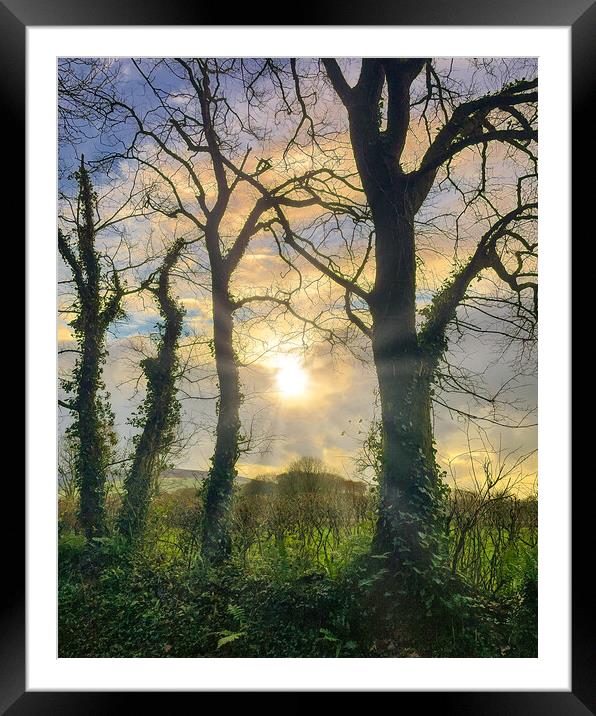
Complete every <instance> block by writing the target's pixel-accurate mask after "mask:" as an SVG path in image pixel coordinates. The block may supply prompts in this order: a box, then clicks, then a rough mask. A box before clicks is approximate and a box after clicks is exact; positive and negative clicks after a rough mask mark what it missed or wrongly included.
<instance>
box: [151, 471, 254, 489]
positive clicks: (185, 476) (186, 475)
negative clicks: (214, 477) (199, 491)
mask: <svg viewBox="0 0 596 716" xmlns="http://www.w3.org/2000/svg"><path fill="white" fill-rule="evenodd" d="M207 475H208V472H207V470H185V469H184V468H181V467H174V468H172V469H170V470H164V471H163V472H162V473H161V475H160V476H159V477H160V479H161V480H168V481H170V480H183V481H184V482H203V480H205V479H206V478H207ZM236 482H237V483H238V484H239V485H246V483H247V482H251V478H250V477H244V476H243V475H238V477H237V478H236Z"/></svg>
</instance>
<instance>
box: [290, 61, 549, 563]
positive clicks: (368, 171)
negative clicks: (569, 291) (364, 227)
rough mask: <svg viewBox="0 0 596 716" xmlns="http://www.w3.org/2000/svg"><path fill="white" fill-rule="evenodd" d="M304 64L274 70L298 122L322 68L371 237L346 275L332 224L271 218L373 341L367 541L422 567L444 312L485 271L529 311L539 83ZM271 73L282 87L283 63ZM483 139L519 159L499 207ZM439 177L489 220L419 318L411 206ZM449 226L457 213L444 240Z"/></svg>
mask: <svg viewBox="0 0 596 716" xmlns="http://www.w3.org/2000/svg"><path fill="white" fill-rule="evenodd" d="M305 65H306V66H305V69H304V71H303V72H298V70H297V66H298V65H297V64H296V61H291V62H290V63H288V64H287V66H286V68H285V73H286V77H289V78H290V79H289V80H288V83H290V84H294V85H295V86H296V88H297V89H296V91H295V92H296V94H295V99H294V102H293V104H292V107H293V109H294V111H295V112H296V113H298V115H299V116H301V117H303V118H304V121H305V123H306V124H307V125H308V117H310V116H311V114H310V112H311V111H313V112H314V111H315V108H316V99H313V100H312V101H311V104H310V107H307V105H306V102H305V100H304V98H305V97H308V96H312V95H313V93H309V92H308V91H307V90H306V89H304V85H305V84H306V83H307V82H308V81H312V76H313V74H314V75H318V74H319V75H320V72H322V73H324V75H325V76H326V78H327V79H328V81H329V83H330V84H331V86H332V88H333V91H334V93H335V97H336V99H337V100H339V102H340V103H341V107H342V109H343V111H344V112H345V113H346V114H347V119H348V133H349V141H350V146H351V149H352V152H353V157H354V162H355V164H356V167H357V170H358V175H359V177H360V181H361V184H362V189H363V191H364V194H365V196H366V201H367V204H368V206H369V208H370V216H371V220H372V225H373V229H374V245H373V246H372V249H371V247H370V244H369V247H368V248H366V250H364V249H363V250H362V251H361V253H360V256H361V257H362V258H363V263H362V265H361V267H359V268H358V270H357V271H355V272H353V273H352V275H346V273H345V272H342V271H339V270H338V268H337V260H334V259H332V254H331V253H330V251H331V249H330V248H326V247H333V249H332V250H333V251H336V246H337V236H338V231H337V229H335V228H333V230H331V231H326V230H324V229H319V239H318V242H317V244H316V246H315V244H314V242H313V240H312V239H309V238H308V237H306V236H303V235H301V234H300V233H299V232H296V231H295V230H293V229H292V227H291V226H290V225H289V223H288V221H287V219H286V217H285V215H284V212H283V209H282V208H279V209H278V211H277V214H278V222H279V225H280V226H281V229H282V232H283V235H284V240H285V242H286V244H287V245H288V246H290V247H291V248H292V249H293V250H294V251H295V252H296V254H297V255H298V256H299V257H301V258H302V259H304V260H306V261H308V262H309V263H310V264H311V265H312V266H314V267H315V268H317V269H318V270H319V271H321V273H322V274H323V275H325V276H326V277H327V278H328V279H330V280H332V281H334V282H335V283H336V284H337V285H338V286H340V287H341V288H342V289H343V290H344V291H345V309H346V312H347V315H348V316H349V318H350V320H351V321H352V322H353V324H354V325H355V326H356V327H358V329H359V330H360V331H361V332H362V333H363V334H364V335H365V336H366V337H367V338H369V339H370V341H371V345H372V353H373V357H374V363H375V366H376V372H377V377H378V383H379V396H380V405H381V425H382V460H381V466H382V467H381V476H380V508H379V519H378V525H377V530H376V536H375V540H374V546H375V549H376V550H377V551H379V552H387V553H389V554H390V555H391V557H392V559H394V560H395V561H396V562H403V561H404V560H405V561H408V560H413V561H414V562H416V563H418V564H421V563H426V562H427V561H428V559H429V558H430V556H431V555H432V554H433V551H434V541H433V539H432V533H433V530H434V527H435V526H436V523H437V519H438V516H439V515H440V512H441V503H442V500H441V492H442V490H441V483H440V479H439V475H438V470H437V466H436V461H435V449H434V434H433V427H432V413H431V405H432V399H433V384H434V383H435V381H436V379H437V376H438V374H439V367H440V365H441V362H442V361H443V360H444V358H445V354H446V349H447V347H448V338H449V333H448V331H449V329H450V327H451V326H452V325H453V324H454V322H456V323H457V324H458V327H459V328H460V329H462V328H464V327H465V323H464V322H463V321H459V323H458V309H460V307H462V306H463V305H464V304H465V303H466V302H468V303H472V302H474V301H475V300H476V304H475V305H476V307H477V308H479V309H481V307H482V297H480V298H478V297H475V296H474V293H473V290H472V288H471V286H472V283H473V282H475V281H476V280H477V279H479V278H482V277H483V276H486V275H487V273H491V274H492V276H493V277H494V279H495V280H498V281H500V282H502V285H505V286H506V287H508V289H509V290H510V294H509V295H510V296H511V295H512V296H513V298H509V299H508V300H509V302H510V304H511V305H513V306H514V307H515V310H517V312H518V313H517V316H518V318H519V320H520V321H521V320H525V319H526V318H529V319H530V321H531V320H532V319H534V318H535V315H536V312H537V302H536V296H537V286H536V281H535V268H534V262H535V251H536V246H537V244H536V240H535V237H534V236H533V234H532V228H531V227H532V223H533V221H534V219H535V218H536V201H535V198H534V192H535V186H536V182H535V177H536V159H535V152H534V147H535V143H536V141H537V130H536V116H537V115H536V111H535V106H536V103H537V98H538V94H537V80H536V79H526V78H525V77H522V78H520V77H516V76H515V73H513V75H514V76H513V78H512V79H511V80H510V81H506V82H504V83H503V84H502V85H501V86H499V87H497V88H496V89H495V91H493V92H490V91H488V90H489V87H488V86H487V84H486V83H485V86H484V92H480V93H479V94H478V91H477V90H474V89H473V87H472V85H473V84H474V82H473V81H472V80H469V79H468V81H467V84H468V87H467V88H466V87H465V85H466V80H465V78H464V79H461V80H459V81H457V82H456V81H455V80H454V79H452V78H451V73H450V68H449V67H448V68H447V70H446V71H444V72H442V71H441V70H440V69H437V63H435V62H433V61H431V60H430V59H417V58H409V59H397V58H383V59H364V60H363V61H362V64H361V68H360V71H359V74H357V77H356V82H355V83H350V81H348V77H349V75H346V74H345V73H344V71H342V68H341V67H340V64H339V62H338V61H337V60H335V59H331V58H328V59H327V58H325V59H322V60H320V65H319V67H320V72H318V71H315V72H314V73H313V72H312V63H309V62H308V61H306V63H305ZM472 65H474V63H471V66H472ZM474 67H475V71H476V72H478V73H482V72H483V71H484V73H485V75H488V74H489V73H490V70H491V66H490V64H487V63H485V64H484V65H483V64H482V63H481V62H478V63H476V64H475V65H474ZM309 68H310V69H309ZM346 71H347V72H349V73H351V74H352V75H354V67H353V65H349V63H348V65H347V67H346ZM277 76H278V78H279V81H280V83H282V82H283V81H284V77H283V71H279V72H278V73H277ZM301 86H302V88H301ZM474 93H475V94H474ZM288 96H289V95H288ZM414 113H415V114H414ZM414 117H415V120H416V121H415V122H414ZM311 126H312V125H311ZM419 126H422V127H424V128H425V131H424V132H423V136H422V138H421V137H420V136H419V135H420V132H417V131H416V130H417V129H418V127H419ZM338 134H339V133H338ZM408 140H412V141H414V140H415V142H416V143H417V145H418V146H421V145H423V144H424V143H425V142H426V149H425V151H423V153H422V156H421V157H420V158H419V159H418V161H415V160H414V161H413V160H412V152H405V149H406V145H407V142H408ZM310 141H311V144H312V137H311V138H310ZM495 145H499V146H502V147H505V148H506V149H507V150H508V151H509V152H510V156H513V157H515V158H516V159H517V158H518V157H521V158H522V160H525V162H526V165H527V166H526V168H525V171H524V172H519V173H518V175H517V176H516V177H515V179H514V186H515V187H516V189H515V191H514V193H513V195H514V202H513V205H511V203H510V205H509V207H508V209H507V210H506V211H503V210H502V203H503V202H498V201H497V198H498V197H495V196H492V197H491V191H494V183H493V182H490V181H488V180H487V171H488V170H487V166H489V154H488V152H489V148H491V147H494V146H495ZM465 150H472V151H473V152H476V155H477V156H478V162H476V161H474V160H471V165H473V166H478V174H479V177H480V178H479V183H478V187H476V188H475V189H474V191H469V190H468V191H466V190H465V189H462V187H461V186H459V185H458V183H457V181H456V180H454V174H455V173H456V172H455V169H454V168H453V163H454V161H455V159H456V158H457V157H458V156H460V155H462V153H463V152H464V151H465ZM414 155H415V152H414ZM437 183H438V184H441V183H446V184H448V185H449V186H450V187H451V188H452V190H453V191H454V192H455V193H456V194H458V196H461V197H462V201H463V204H464V209H463V210H462V213H465V211H466V210H468V209H470V212H471V213H472V212H473V211H476V212H477V214H476V223H480V222H484V223H485V224H486V225H487V228H486V230H485V231H484V232H482V234H481V236H480V237H479V238H478V239H477V242H476V245H475V247H474V248H473V249H472V251H471V252H470V253H469V255H468V257H467V258H466V259H465V260H463V261H461V260H456V261H455V262H454V263H453V271H452V273H451V275H450V276H449V277H448V279H447V280H446V281H445V282H444V284H443V285H442V286H441V287H440V288H439V289H438V290H437V291H436V292H435V295H434V298H433V300H432V302H431V303H430V304H429V305H427V306H426V307H425V308H424V311H422V312H421V314H422V315H421V314H420V312H419V310H418V307H417V290H418V288H419V285H418V280H419V274H420V272H419V271H418V267H417V261H418V257H419V253H420V249H421V245H422V243H423V232H422V231H421V226H422V224H423V217H421V215H420V213H421V211H422V210H423V208H424V204H425V202H426V201H427V200H428V199H429V197H430V198H431V199H432V196H433V195H432V192H433V190H434V188H436V184H437ZM499 203H500V204H501V207H499V206H497V204H499ZM480 206H482V207H484V210H483V211H481V210H480V208H479V207H480ZM457 228H458V224H457V223H456V225H455V229H456V232H455V233H456V240H455V245H456V247H457ZM321 234H323V238H321ZM339 235H340V236H341V233H340V234H339ZM326 241H327V243H325V242H326ZM334 241H335V243H334ZM367 261H368V264H369V267H368V268H365V267H364V264H365V263H366V262H367ZM367 275H368V280H369V283H367ZM370 284H372V285H370ZM502 305H504V303H503V304H502ZM485 310H486V305H485ZM459 317H460V318H461V315H460V316H459ZM420 319H422V320H420Z"/></svg>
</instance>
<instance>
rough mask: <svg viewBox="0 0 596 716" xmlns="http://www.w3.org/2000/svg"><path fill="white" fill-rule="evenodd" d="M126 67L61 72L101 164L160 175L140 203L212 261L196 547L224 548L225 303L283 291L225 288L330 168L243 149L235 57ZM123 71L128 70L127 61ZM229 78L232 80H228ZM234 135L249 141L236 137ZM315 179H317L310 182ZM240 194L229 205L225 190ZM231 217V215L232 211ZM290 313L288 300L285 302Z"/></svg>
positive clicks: (210, 555)
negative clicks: (206, 427)
mask: <svg viewBox="0 0 596 716" xmlns="http://www.w3.org/2000/svg"><path fill="white" fill-rule="evenodd" d="M126 64H127V68H128V69H130V71H131V73H132V74H134V78H135V79H134V82H135V83H136V84H137V85H140V86H141V87H142V92H141V93H138V92H136V91H134V90H136V87H134V88H131V80H130V78H129V79H128V80H127V81H126V82H120V81H119V79H118V72H117V69H116V68H115V67H114V66H112V67H111V71H112V72H113V74H114V76H113V81H111V82H109V83H106V82H104V75H103V74H100V79H101V81H98V82H94V77H93V76H91V77H90V79H89V82H86V81H83V82H82V84H83V92H81V91H80V90H81V81H80V80H81V79H83V80H84V79H85V78H89V73H82V72H81V71H80V68H78V66H77V65H74V66H73V65H69V66H66V67H65V68H64V71H65V73H67V74H68V73H72V72H74V73H75V74H76V78H75V79H72V78H71V79H67V78H64V79H63V83H64V84H65V85H67V86H69V87H76V88H77V107H78V111H79V112H80V111H82V110H84V108H85V107H89V108H90V111H91V112H92V113H93V116H96V115H97V116H98V117H99V116H101V117H102V135H101V136H102V137H103V138H104V139H105V144H107V145H109V146H110V147H112V149H110V150H109V151H108V152H107V153H106V152H104V154H103V156H102V157H100V158H99V159H98V161H100V162H101V163H102V165H103V166H104V167H107V168H110V167H112V166H114V165H115V164H116V163H117V162H122V160H125V161H127V162H131V163H133V165H136V166H137V168H139V170H142V171H144V172H145V175H146V176H149V175H150V176H151V177H153V180H157V181H159V182H161V188H162V191H161V194H159V193H158V192H153V193H152V194H151V196H148V199H147V201H148V205H149V207H150V208H151V209H152V210H154V211H158V212H160V213H161V214H162V215H164V216H166V217H167V218H169V219H171V220H175V221H181V222H184V223H185V226H186V227H187V229H188V227H190V230H192V231H193V232H194V234H195V236H196V237H197V239H200V246H201V247H204V250H205V253H206V255H205V257H204V258H205V262H204V265H205V267H206V268H207V269H208V270H209V272H210V291H211V303H212V322H213V344H212V348H213V357H214V360H215V367H216V372H217V381H218V387H219V398H218V401H217V426H216V431H215V447H214V453H213V458H212V464H211V468H210V470H209V476H208V479H207V484H206V490H205V494H204V500H205V510H204V514H205V517H204V525H203V543H202V550H203V555H204V556H205V558H206V559H208V560H211V561H218V560H221V559H224V558H225V557H226V556H227V555H228V554H229V553H230V549H231V543H230V538H229V524H228V523H229V510H230V505H231V496H232V487H233V482H234V479H235V476H236V463H237V460H238V456H239V452H240V449H241V443H242V436H241V424H240V407H241V404H242V393H241V386H240V377H239V365H238V358H237V355H236V351H235V346H234V314H235V312H236V311H238V310H239V309H241V308H243V307H245V306H247V305H248V304H249V303H254V304H259V303H271V304H274V305H275V306H279V307H280V308H281V309H282V310H288V311H290V310H291V307H290V302H289V297H290V295H291V293H290V292H288V291H283V292H271V293H265V294H263V293H260V292H259V294H258V295H243V296H241V297H235V296H234V295H233V289H232V278H233V276H234V273H235V272H236V271H237V269H238V266H239V264H240V262H241V261H242V259H243V257H244V255H245V253H246V251H247V249H248V246H249V243H250V242H251V240H252V239H253V238H254V237H255V236H256V235H257V234H259V233H260V232H262V231H263V230H264V229H265V228H266V226H267V225H268V224H269V223H270V221H271V219H272V218H273V216H274V214H273V213H272V210H273V209H274V208H275V209H277V208H278V207H283V208H285V209H290V210H297V209H300V208H303V207H309V206H314V205H315V204H317V202H318V201H319V199H318V194H319V193H320V187H324V182H325V180H327V179H329V178H330V177H331V176H332V172H331V171H329V170H325V169H318V170H309V171H306V172H301V173H299V174H296V173H293V174H292V175H291V176H290V177H285V176H284V177H282V178H280V177H279V172H278V171H274V167H273V164H272V162H271V160H269V159H267V158H264V157H260V158H253V157H252V152H251V146H250V142H251V141H252V142H255V141H256V142H260V141H261V139H262V137H261V136H260V135H259V134H258V132H257V131H256V130H255V129H253V127H252V122H251V120H250V117H249V118H248V119H246V118H244V117H242V116H241V113H242V112H243V109H242V107H241V106H239V105H238V103H237V101H236V100H235V99H234V97H235V93H236V95H237V94H238V93H237V90H238V87H243V85H242V80H240V85H238V79H237V77H238V73H239V74H240V75H242V63H238V62H236V61H234V60H204V59H196V58H195V59H183V58H178V59H174V60H163V61H152V60H143V61H136V60H131V61H130V62H128V63H126ZM129 74H130V73H129ZM235 80H236V85H235V86H234V81H235ZM242 142H247V145H243V144H242ZM315 187H316V188H317V191H316V193H315ZM235 201H236V202H246V203H247V205H248V209H247V210H245V211H239V210H238V209H237V208H235V207H234V202H235ZM239 215H240V216H241V217H242V218H241V220H240V221H236V223H235V224H234V222H232V221H231V219H232V218H234V217H235V218H236V219H238V217H239ZM293 313H294V315H295V316H297V315H298V314H296V312H295V311H294V312H293Z"/></svg>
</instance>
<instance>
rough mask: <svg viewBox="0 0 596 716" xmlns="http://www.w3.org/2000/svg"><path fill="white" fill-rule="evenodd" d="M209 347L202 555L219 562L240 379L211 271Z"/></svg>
mask: <svg viewBox="0 0 596 716" xmlns="http://www.w3.org/2000/svg"><path fill="white" fill-rule="evenodd" d="M212 285H213V348H214V355H215V365H216V370H217V377H218V382H219V403H218V412H217V428H216V437H215V451H214V454H213V458H212V462H211V469H210V470H209V475H208V477H207V485H206V493H205V500H204V510H205V514H204V520H203V547H202V552H203V557H204V558H205V559H206V560H208V561H209V562H211V563H219V562H222V561H224V560H225V559H226V557H228V556H229V554H230V552H231V547H232V545H231V537H230V531H229V511H230V504H231V498H232V490H233V487H234V480H235V478H236V474H237V473H236V463H237V461H238V456H239V446H238V442H239V436H240V404H241V400H242V397H241V393H240V378H239V373H238V365H237V362H236V355H235V353H234V345H233V310H234V306H233V303H232V301H231V300H230V296H229V290H228V279H227V278H221V277H220V276H218V273H217V272H216V271H212Z"/></svg>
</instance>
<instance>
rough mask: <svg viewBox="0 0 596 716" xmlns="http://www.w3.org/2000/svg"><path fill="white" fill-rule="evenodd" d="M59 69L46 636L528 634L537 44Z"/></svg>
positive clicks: (443, 649)
mask: <svg viewBox="0 0 596 716" xmlns="http://www.w3.org/2000/svg"><path fill="white" fill-rule="evenodd" d="M57 72H58V76H57V82H58V158H57V162H58V189H59V195H58V197H57V224H58V229H57V253H58V306H57V310H58V313H57V331H58V353H59V355H58V376H57V379H58V385H59V391H58V393H59V400H58V411H59V417H58V425H59V435H58V441H59V448H58V458H59V459H58V475H57V494H58V592H59V593H58V656H59V657H68V658H82V657H103V658H109V657H143V658H145V657H152V658H175V657H186V658H197V657H205V658H230V657H241V658H247V657H249V658H271V657H282V658H286V657H301V658H313V657H315V658H319V657H325V658H346V657H348V658H350V657H353V658H356V657H368V658H387V657H392V658H395V657H398V658H417V657H419V658H425V657H426V658H428V657H430V658H441V657H485V658H519V657H522V658H535V657H537V655H538V633H537V614H538V569H537V564H538V554H537V545H538V479H537V463H538V461H537V422H538V420H537V349H538V345H537V340H538V336H537V327H538V283H537V281H538V279H537V254H538V240H537V222H538V203H537V202H538V196H537V194H538V192H537V188H538V167H537V162H538V64H537V59H536V58H534V57H437V58H417V57H405V58H403V57H402V58H400V57H382V58H365V59H361V58H337V59H334V58H328V57H322V58H318V57H300V58H295V59H288V58H273V59H259V58H250V57H248V58H232V57H230V58H226V57H207V58H202V57H143V58H135V57H129V58H127V57H121V58H110V57H91V58H90V57H63V58H60V59H59V61H58V68H57Z"/></svg>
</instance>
